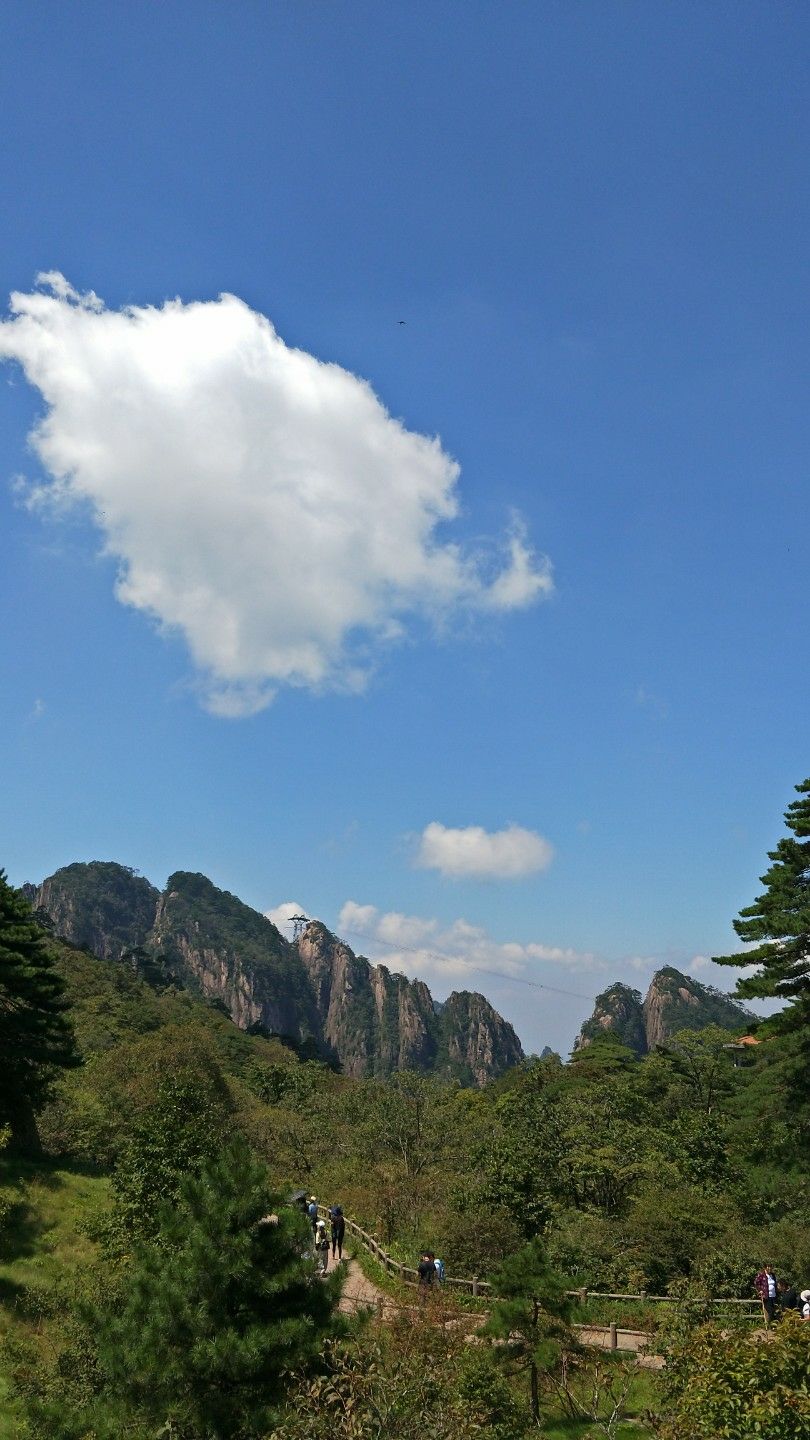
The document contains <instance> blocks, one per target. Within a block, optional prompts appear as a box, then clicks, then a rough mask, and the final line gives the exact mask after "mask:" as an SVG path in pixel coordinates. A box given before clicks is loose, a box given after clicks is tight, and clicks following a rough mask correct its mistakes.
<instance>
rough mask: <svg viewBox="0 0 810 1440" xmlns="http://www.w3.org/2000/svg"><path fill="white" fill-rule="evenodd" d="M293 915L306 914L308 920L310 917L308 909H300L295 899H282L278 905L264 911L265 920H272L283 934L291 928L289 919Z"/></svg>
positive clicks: (290, 919)
mask: <svg viewBox="0 0 810 1440" xmlns="http://www.w3.org/2000/svg"><path fill="white" fill-rule="evenodd" d="M294 915H306V917H307V919H308V920H310V919H312V916H311V915H310V914H309V911H308V910H302V908H301V906H300V905H299V904H298V902H297V901H296V900H283V901H282V903H281V904H280V905H276V906H275V907H274V908H273V909H272V910H265V912H264V918H265V920H272V922H273V924H274V925H275V926H276V928H277V929H278V930H282V931H283V932H284V933H285V934H286V933H287V931H288V930H290V929H292V925H291V921H292V918H293V916H294Z"/></svg>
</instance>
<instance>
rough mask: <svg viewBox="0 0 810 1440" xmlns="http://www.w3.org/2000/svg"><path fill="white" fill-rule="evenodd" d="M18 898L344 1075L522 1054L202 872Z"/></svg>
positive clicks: (488, 1025)
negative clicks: (293, 935)
mask: <svg viewBox="0 0 810 1440" xmlns="http://www.w3.org/2000/svg"><path fill="white" fill-rule="evenodd" d="M25 888H26V894H27V895H28V897H29V899H30V900H31V903H32V904H33V905H34V907H35V909H36V910H37V913H38V914H39V916H40V917H41V918H42V920H43V922H44V923H46V924H47V925H48V927H49V928H50V929H52V930H53V932H54V934H56V935H57V936H59V937H60V938H62V939H66V940H69V941H70V942H71V943H72V944H74V945H78V946H80V947H82V948H85V949H88V950H90V951H92V952H93V953H94V954H96V955H99V956H101V957H102V958H103V959H105V960H111V961H121V960H124V961H129V962H130V963H132V961H133V957H135V960H136V962H137V959H138V957H144V958H145V960H146V961H147V962H148V963H147V967H146V969H143V970H142V973H145V974H146V973H148V967H149V965H151V966H152V968H153V969H154V968H155V967H157V970H158V971H159V973H160V975H161V976H162V977H163V979H164V980H165V981H174V982H175V983H177V984H181V985H184V986H186V987H187V988H188V989H190V990H192V991H194V992H196V993H197V994H200V995H202V996H204V997H205V998H206V999H208V1000H211V1001H214V1002H217V1003H219V1004H220V1005H222V1006H223V1007H224V1008H225V1009H226V1010H227V1011H228V1014H229V1015H230V1016H231V1018H232V1019H233V1020H234V1021H235V1022H236V1024H237V1025H239V1026H240V1027H241V1028H242V1029H245V1030H249V1029H255V1030H262V1031H265V1032H267V1033H270V1034H276V1035H282V1036H288V1037H290V1038H291V1039H292V1040H294V1041H295V1042H297V1043H306V1042H309V1044H310V1045H311V1046H313V1047H314V1048H315V1050H316V1051H317V1052H318V1053H320V1054H321V1055H323V1056H324V1058H327V1059H329V1060H337V1061H338V1062H339V1063H340V1065H341V1067H342V1068H343V1069H344V1070H345V1071H346V1073H347V1074H350V1075H354V1076H379V1077H384V1076H386V1075H389V1074H391V1073H392V1072H393V1071H395V1070H406V1069H407V1070H419V1071H423V1072H432V1073H438V1074H442V1075H446V1076H449V1077H454V1078H457V1079H459V1080H461V1081H462V1083H465V1084H474V1085H483V1084H485V1083H486V1082H487V1081H488V1080H490V1079H492V1078H494V1077H495V1076H496V1075H499V1074H501V1073H502V1072H503V1071H504V1070H505V1069H507V1068H508V1067H509V1066H510V1065H514V1064H516V1063H518V1062H519V1061H520V1060H522V1059H523V1050H522V1048H521V1045H520V1041H519V1040H518V1038H517V1036H516V1034H515V1032H514V1030H513V1029H512V1026H511V1025H509V1024H508V1023H507V1021H505V1020H504V1019H503V1018H502V1017H501V1016H500V1015H499V1014H498V1013H497V1011H496V1010H494V1009H493V1007H492V1006H491V1005H490V1004H489V1001H488V1000H486V999H485V998H484V996H483V995H478V994H475V993H471V992H468V991H460V992H456V993H454V994H452V995H450V996H449V998H448V999H447V1000H446V1001H445V1002H443V1003H442V1004H436V1003H434V1001H433V998H432V996H431V994H430V991H429V990H428V987H427V986H426V985H425V984H424V983H423V982H422V981H421V980H409V979H407V978H406V976H404V975H399V974H396V973H393V972H392V971H390V970H389V969H387V968H386V966H384V965H372V964H370V963H369V961H368V960H366V959H364V958H363V957H362V956H359V955H355V953H354V951H353V950H351V949H350V948H349V946H348V945H345V944H344V943H343V942H342V941H341V940H339V939H338V938H337V937H336V936H334V935H333V934H331V932H330V931H329V930H327V929H326V927H325V926H324V925H322V924H320V922H318V921H311V922H310V923H309V924H308V925H307V926H306V928H305V929H304V931H303V933H302V934H301V936H300V937H299V939H298V940H297V941H296V942H295V943H291V942H290V941H288V940H286V939H285V938H284V936H283V935H282V934H281V933H280V931H278V930H277V929H276V927H275V925H273V924H272V922H271V921H270V920H268V919H267V917H266V916H264V915H261V914H260V913H259V912H258V911H257V910H253V909H252V908H251V907H250V906H249V905H245V904H244V903H243V902H242V901H241V900H239V899H238V898H237V897H236V896H235V895H231V894H229V893H228V892H227V891H224V890H219V889H217V887H216V886H215V885H213V884H212V883H211V881H210V880H208V879H207V878H206V877H205V876H204V875H198V874H193V873H190V872H188V871H177V872H176V873H175V874H174V875H172V876H170V878H169V880H168V882H167V885H166V888H165V890H164V891H163V892H162V893H161V892H160V891H158V890H156V889H155V887H154V886H152V885H150V884H149V882H148V881H147V880H145V879H144V878H143V877H142V876H140V875H138V874H136V873H135V872H134V871H132V870H129V869H128V868H127V867H126V866H123V865H116V864H114V863H112V862H101V861H93V862H91V863H90V864H87V865H83V864H76V865H68V866H65V868H64V869H62V870H58V871H57V872H56V873H55V874H54V875H52V876H50V877H49V879H47V880H45V881H43V882H42V884H41V885H38V886H27V887H25Z"/></svg>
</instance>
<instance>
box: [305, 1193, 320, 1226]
mask: <svg viewBox="0 0 810 1440" xmlns="http://www.w3.org/2000/svg"><path fill="white" fill-rule="evenodd" d="M307 1215H308V1216H309V1223H310V1225H311V1226H312V1229H313V1230H314V1229H315V1227H316V1225H317V1223H318V1202H317V1200H316V1199H315V1196H314V1195H310V1197H309V1204H308V1205H307Z"/></svg>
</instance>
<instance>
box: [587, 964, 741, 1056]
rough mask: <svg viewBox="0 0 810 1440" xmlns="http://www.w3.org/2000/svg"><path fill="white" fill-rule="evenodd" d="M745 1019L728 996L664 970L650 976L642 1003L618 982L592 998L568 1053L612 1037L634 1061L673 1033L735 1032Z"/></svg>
mask: <svg viewBox="0 0 810 1440" xmlns="http://www.w3.org/2000/svg"><path fill="white" fill-rule="evenodd" d="M750 1018H751V1017H750V1011H748V1010H746V1008H745V1006H743V1005H741V1004H740V1003H739V1002H738V1001H737V1000H734V999H733V998H732V997H731V996H730V995H724V994H723V993H722V992H721V991H719V990H715V989H714V988H713V987H712V986H711V985H701V983H700V981H699V980H693V979H692V977H691V976H689V975H682V974H681V972H680V970H675V969H674V968H673V967H672V966H671V965H667V966H664V968H663V969H662V970H657V971H656V973H655V975H654V976H653V978H652V980H651V981H650V988H649V990H648V991H647V994H646V996H645V998H644V1000H643V1001H642V999H641V992H640V991H639V990H633V989H631V987H630V986H629V985H623V984H621V982H617V983H616V984H615V985H611V986H609V988H608V989H607V990H603V991H602V994H601V995H597V997H596V1003H595V1005H594V1011H593V1014H592V1015H591V1017H590V1019H588V1020H586V1021H585V1024H584V1025H583V1026H582V1029H581V1030H580V1032H579V1035H578V1037H577V1040H576V1043H575V1045H574V1049H575V1050H581V1049H582V1048H583V1046H585V1045H589V1044H590V1043H591V1041H592V1040H595V1039H596V1038H597V1036H599V1035H614V1036H615V1037H616V1039H618V1040H621V1042H622V1044H624V1045H627V1046H628V1048H629V1049H630V1050H633V1051H634V1052H635V1054H636V1055H646V1054H648V1052H649V1051H650V1050H654V1049H655V1047H656V1045H664V1044H666V1042H667V1040H669V1039H670V1038H671V1036H673V1035H674V1034H675V1033H676V1032H677V1031H678V1030H705V1029H706V1027H707V1026H709V1025H719V1026H720V1027H721V1028H722V1029H724V1030H740V1029H742V1028H743V1026H744V1025H745V1024H746V1023H747V1021H748V1020H749V1019H750Z"/></svg>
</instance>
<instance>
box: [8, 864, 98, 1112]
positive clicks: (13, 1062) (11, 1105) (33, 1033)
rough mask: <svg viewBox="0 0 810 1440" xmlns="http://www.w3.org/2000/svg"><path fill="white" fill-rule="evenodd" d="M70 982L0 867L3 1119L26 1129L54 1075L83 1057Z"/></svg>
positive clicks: (28, 909)
mask: <svg viewBox="0 0 810 1440" xmlns="http://www.w3.org/2000/svg"><path fill="white" fill-rule="evenodd" d="M67 1008H68V1005H67V1000H66V998H65V986H64V983H63V981H62V980H61V978H60V977H59V975H58V974H57V972H56V970H55V969H54V965H53V961H52V959H51V956H50V954H49V953H48V949H47V946H46V943H45V939H44V936H43V933H42V931H41V930H40V928H39V926H38V925H36V924H35V922H34V919H33V916H32V914H31V907H30V905H29V904H28V902H27V900H26V899H25V897H24V896H23V895H21V894H20V892H19V890H15V889H13V887H12V886H11V885H9V883H8V881H7V879H6V875H5V871H3V870H0V1125H1V1124H4V1123H9V1124H10V1125H11V1126H12V1129H13V1130H14V1132H15V1133H16V1134H17V1135H18V1136H19V1135H22V1134H23V1133H24V1132H25V1130H26V1129H27V1128H28V1126H29V1124H30V1117H31V1115H32V1113H33V1112H34V1111H36V1110H37V1109H39V1107H40V1106H41V1105H42V1104H43V1102H44V1100H45V1099H46V1098H47V1095H48V1090H49V1087H50V1083H51V1081H52V1079H53V1077H54V1075H55V1074H56V1073H57V1072H58V1071H59V1070H60V1069H63V1068H65V1067H66V1066H75V1065H78V1064H80V1063H81V1060H80V1056H79V1054H78V1052H77V1049H76V1043H75V1040H74V1036H73V1030H72V1028H71V1024H70V1021H69V1019H68V1016H67V1013H66V1012H67Z"/></svg>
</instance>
